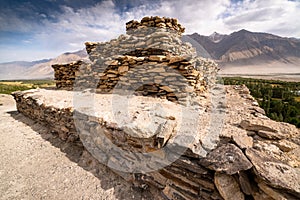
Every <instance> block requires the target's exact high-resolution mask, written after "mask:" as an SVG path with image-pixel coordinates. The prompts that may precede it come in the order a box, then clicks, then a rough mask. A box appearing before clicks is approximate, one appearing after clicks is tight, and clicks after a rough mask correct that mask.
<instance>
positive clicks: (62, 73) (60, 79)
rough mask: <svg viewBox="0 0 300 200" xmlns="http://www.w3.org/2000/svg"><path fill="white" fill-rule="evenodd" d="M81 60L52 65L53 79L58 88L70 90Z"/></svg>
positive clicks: (81, 62)
mask: <svg viewBox="0 0 300 200" xmlns="http://www.w3.org/2000/svg"><path fill="white" fill-rule="evenodd" d="M82 64H83V61H81V60H80V61H76V62H72V63H68V64H55V65H52V68H53V69H54V80H55V84H56V87H57V88H58V89H66V90H72V89H73V85H74V81H75V78H76V76H75V75H76V72H77V71H78V70H79V68H80V66H81V65H82Z"/></svg>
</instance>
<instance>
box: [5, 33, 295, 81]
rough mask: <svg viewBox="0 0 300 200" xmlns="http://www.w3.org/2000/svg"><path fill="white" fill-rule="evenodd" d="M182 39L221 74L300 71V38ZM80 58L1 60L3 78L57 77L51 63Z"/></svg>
mask: <svg viewBox="0 0 300 200" xmlns="http://www.w3.org/2000/svg"><path fill="white" fill-rule="evenodd" d="M182 39H183V41H187V42H190V43H192V45H193V46H194V47H195V48H196V49H197V51H198V55H200V56H202V57H206V58H211V59H214V60H216V62H217V63H218V64H219V66H220V68H221V73H225V74H226V73H227V74H230V73H239V74H241V73H250V74H252V73H262V74H268V73H270V72H272V73H300V39H296V38H286V37H280V36H276V35H273V34H269V33H256V32H250V31H247V30H244V29H243V30H240V31H237V32H233V33H231V34H230V35H225V34H219V33H216V32H215V33H213V34H212V35H209V36H204V35H199V34H198V33H194V34H191V35H185V36H184V37H183V38H182ZM80 59H88V55H87V53H86V51H85V50H80V51H76V52H68V53H64V54H62V55H60V56H58V57H56V58H54V59H45V60H40V61H33V62H23V61H16V62H9V63H0V80H5V79H44V78H53V70H52V68H51V65H53V64H57V63H68V62H72V61H76V60H80Z"/></svg>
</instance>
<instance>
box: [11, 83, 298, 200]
mask: <svg viewBox="0 0 300 200" xmlns="http://www.w3.org/2000/svg"><path fill="white" fill-rule="evenodd" d="M13 95H14V97H15V99H16V102H17V108H18V110H19V111H20V112H22V113H23V114H24V115H26V116H28V117H30V118H32V119H33V120H35V121H36V122H40V123H43V124H45V125H46V126H47V127H49V128H50V129H52V130H53V131H54V132H55V133H58V135H59V137H60V138H61V139H63V140H65V141H68V142H77V143H81V142H83V143H84V147H86V148H88V149H87V151H86V152H85V153H84V154H83V155H82V156H83V159H84V160H86V162H87V163H90V164H93V166H94V167H95V168H97V163H98V162H99V161H98V160H101V162H102V163H103V164H106V165H108V166H110V167H111V166H116V165H117V166H119V167H130V161H131V159H138V158H139V153H140V152H157V153H156V154H155V155H156V156H157V157H158V158H163V159H165V160H166V161H167V160H169V159H172V158H171V157H170V155H172V152H171V151H170V149H169V148H166V147H167V144H168V145H169V144H172V142H174V141H173V140H172V139H170V138H172V137H170V135H169V132H168V130H170V127H169V128H168V127H167V126H166V127H163V128H159V130H160V132H158V133H157V134H156V135H154V136H153V137H148V138H147V137H142V138H135V137H134V135H129V134H128V132H126V127H122V126H121V124H118V123H116V122H115V121H114V119H113V118H111V117H110V115H112V114H111V112H107V110H109V108H107V107H108V105H109V104H111V102H110V101H109V100H110V99H111V95H109V94H107V95H106V94H97V95H96V96H95V101H96V102H95V103H96V104H97V105H99V106H100V110H101V112H99V113H98V114H92V113H91V114H87V113H82V111H81V110H76V111H73V110H74V108H73V107H72V106H73V103H72V102H73V97H74V93H73V92H71V91H54V90H49V91H47V90H39V89H38V90H30V91H24V92H16V93H14V94H13ZM134 98H135V99H134V100H135V101H134V102H135V103H136V104H135V105H132V106H137V107H135V108H134V110H135V111H136V112H134V114H133V116H132V117H134V118H139V114H141V113H144V114H145V115H147V114H148V112H149V113H150V110H149V108H147V109H142V110H140V109H139V107H138V105H141V106H142V108H144V107H143V106H146V107H147V105H148V103H150V102H151V103H152V105H154V104H156V103H160V104H161V105H162V106H163V107H164V109H165V111H166V116H165V117H163V118H164V120H166V121H167V123H165V124H166V125H168V126H171V127H172V126H173V125H174V124H177V123H176V120H177V119H178V117H177V115H176V114H177V113H178V111H177V107H178V106H179V105H177V104H173V103H171V102H168V101H164V100H159V99H154V98H147V97H138V96H137V97H134ZM226 98H227V99H228V101H227V104H226V105H225V106H223V107H226V108H227V109H226V113H227V115H228V116H227V118H226V120H225V122H224V124H225V125H224V128H223V130H222V132H221V134H220V141H219V143H218V145H217V147H216V148H214V149H213V150H212V151H211V152H209V153H208V154H207V155H206V156H205V157H203V155H201V154H200V152H199V151H197V150H196V149H197V148H196V149H194V147H197V145H199V144H198V143H192V144H191V145H189V146H186V147H185V148H187V149H186V150H185V151H184V152H183V154H182V155H181V156H179V157H178V159H176V160H175V161H174V162H172V163H170V165H168V166H165V167H163V168H161V169H158V170H155V171H152V172H149V173H141V172H138V173H133V174H132V173H127V174H126V173H119V174H120V175H121V176H123V177H124V178H126V180H128V181H131V182H132V183H133V184H135V185H136V186H138V187H141V188H143V189H146V188H147V186H151V187H155V188H157V189H159V190H160V191H161V192H162V196H163V197H165V198H167V199H232V200H236V199H255V200H261V199H299V198H300V183H299V179H300V170H299V168H300V160H299V157H300V154H299V152H300V151H299V150H300V146H299V145H300V134H299V130H298V129H297V128H295V126H293V125H289V124H286V123H279V122H275V121H272V120H270V119H268V118H267V117H266V116H265V115H264V112H263V110H262V109H260V108H259V107H257V106H256V105H255V103H253V102H254V99H253V98H252V97H251V96H250V95H249V90H248V89H247V88H245V87H233V86H231V87H227V89H226ZM97 99H98V100H99V102H97ZM200 103H201V104H202V105H203V106H204V107H206V106H208V107H207V108H206V110H207V109H209V107H210V106H209V105H207V102H206V100H205V99H204V100H202V101H201V102H200ZM101 106H102V107H101ZM129 110H130V109H129ZM168 110H169V111H168ZM220 111H222V110H220ZM222 112H224V111H222ZM206 114H207V113H204V116H203V119H204V120H208V119H209V117H208V116H206ZM74 115H75V116H76V117H75V118H72V116H74ZM130 118H131V117H130ZM159 118H160V119H162V116H160V117H159ZM76 120H77V122H76ZM172 122H174V123H172ZM75 123H76V128H77V130H78V131H79V132H78V133H79V135H80V140H79V139H78V134H77V133H76V132H75V131H74V130H75V129H74V127H75ZM203 124H205V122H203ZM141 125H142V124H136V127H131V128H132V130H135V129H136V128H137V127H139V126H140V127H142V126H141ZM82 128H83V129H82ZM128 128H129V127H127V129H128ZM138 130H139V134H141V135H140V136H142V135H143V134H146V132H145V131H146V130H147V129H138ZM190 131H193V133H194V134H193V136H194V137H195V138H197V136H198V135H199V134H202V132H203V127H202V128H199V130H190ZM143 138H144V139H143ZM108 142H112V143H113V144H114V145H116V146H117V147H118V148H121V149H127V150H130V152H131V153H133V154H132V155H128V157H127V158H126V159H125V160H128V161H129V162H123V161H124V159H122V155H120V153H119V152H116V151H115V150H114V149H109V151H108V147H111V146H112V145H110V144H109V143H108ZM93 145H96V146H93ZM91 149H94V150H92V151H91ZM88 152H90V153H88ZM101 152H102V153H101ZM133 155H134V156H133ZM132 156H133V157H132ZM122 160H123V161H122ZM119 161H120V162H121V161H122V162H121V163H119ZM147 163H152V164H151V165H150V166H149V167H154V166H153V163H155V162H153V160H149V162H147ZM117 173H118V172H117ZM158 198H159V197H158Z"/></svg>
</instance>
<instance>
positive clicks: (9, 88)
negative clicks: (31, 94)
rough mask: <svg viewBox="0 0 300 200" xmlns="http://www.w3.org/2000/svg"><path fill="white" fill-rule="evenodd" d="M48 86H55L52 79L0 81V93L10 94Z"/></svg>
mask: <svg viewBox="0 0 300 200" xmlns="http://www.w3.org/2000/svg"><path fill="white" fill-rule="evenodd" d="M50 87H55V82H54V81H53V80H17V81H0V94H11V93H12V92H15V91H23V90H29V89H35V88H50Z"/></svg>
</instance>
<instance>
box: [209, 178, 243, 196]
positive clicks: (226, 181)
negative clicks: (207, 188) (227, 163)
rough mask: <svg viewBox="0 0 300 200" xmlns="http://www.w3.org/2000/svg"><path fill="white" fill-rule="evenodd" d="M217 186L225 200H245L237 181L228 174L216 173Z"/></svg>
mask: <svg viewBox="0 0 300 200" xmlns="http://www.w3.org/2000/svg"><path fill="white" fill-rule="evenodd" d="M214 182H215V185H216V187H217V189H218V191H219V193H220V194H221V196H222V197H223V198H224V199H225V200H243V199H245V196H244V194H243V193H242V192H241V190H240V187H239V184H238V183H237V182H236V180H235V179H234V178H233V177H232V176H230V175H227V174H223V173H218V172H217V173H215V179H214Z"/></svg>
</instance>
